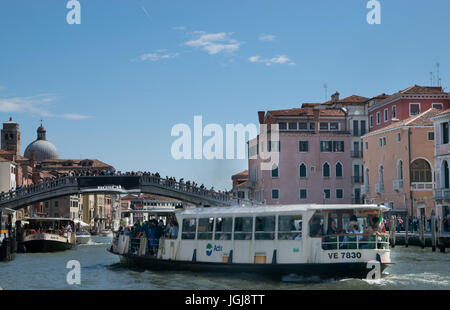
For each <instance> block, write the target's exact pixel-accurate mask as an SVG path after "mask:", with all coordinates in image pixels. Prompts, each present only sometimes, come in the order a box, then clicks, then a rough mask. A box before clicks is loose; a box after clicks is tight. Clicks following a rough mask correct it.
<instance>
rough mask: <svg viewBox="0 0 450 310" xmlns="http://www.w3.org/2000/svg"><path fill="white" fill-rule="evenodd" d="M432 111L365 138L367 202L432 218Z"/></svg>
mask: <svg viewBox="0 0 450 310" xmlns="http://www.w3.org/2000/svg"><path fill="white" fill-rule="evenodd" d="M438 113H440V110H437V109H429V110H427V111H425V112H423V113H420V114H418V115H416V116H413V117H410V118H407V119H405V120H403V121H399V120H394V121H393V122H392V123H391V124H390V125H389V126H386V127H384V128H381V129H378V130H375V131H372V132H370V133H368V134H366V135H365V136H363V144H364V169H365V172H364V173H365V177H364V180H365V182H364V185H363V187H362V192H363V193H364V196H365V201H366V202H367V203H383V204H385V205H386V206H389V207H390V208H391V209H392V212H395V213H399V214H403V215H406V214H409V215H412V216H415V217H418V216H423V215H425V216H427V217H430V216H431V212H432V211H433V210H435V204H434V199H433V186H434V182H433V177H432V176H433V167H434V128H433V123H432V121H431V117H433V116H435V115H437V114H438Z"/></svg>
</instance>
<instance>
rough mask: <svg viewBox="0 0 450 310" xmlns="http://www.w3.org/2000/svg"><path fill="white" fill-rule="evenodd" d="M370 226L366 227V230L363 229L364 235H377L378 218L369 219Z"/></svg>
mask: <svg viewBox="0 0 450 310" xmlns="http://www.w3.org/2000/svg"><path fill="white" fill-rule="evenodd" d="M371 222H372V223H371V225H367V226H366V228H365V229H364V234H366V235H375V234H376V235H378V234H379V227H378V226H379V225H378V218H377V217H375V216H374V217H372V218H371Z"/></svg>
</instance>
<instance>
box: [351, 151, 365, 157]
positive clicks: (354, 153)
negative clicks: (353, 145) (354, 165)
mask: <svg viewBox="0 0 450 310" xmlns="http://www.w3.org/2000/svg"><path fill="white" fill-rule="evenodd" d="M351 156H352V158H363V152H362V151H352V152H351Z"/></svg>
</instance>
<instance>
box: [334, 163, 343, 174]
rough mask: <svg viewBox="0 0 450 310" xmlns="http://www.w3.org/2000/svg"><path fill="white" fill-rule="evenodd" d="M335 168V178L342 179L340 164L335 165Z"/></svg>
mask: <svg viewBox="0 0 450 310" xmlns="http://www.w3.org/2000/svg"><path fill="white" fill-rule="evenodd" d="M335 168H336V177H337V178H342V164H341V163H337V164H336V167H335Z"/></svg>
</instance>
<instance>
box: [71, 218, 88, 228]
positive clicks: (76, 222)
mask: <svg viewBox="0 0 450 310" xmlns="http://www.w3.org/2000/svg"><path fill="white" fill-rule="evenodd" d="M73 222H74V223H75V224H80V226H82V227H86V226H89V224H86V223H85V222H83V221H80V220H74V221H73Z"/></svg>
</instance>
